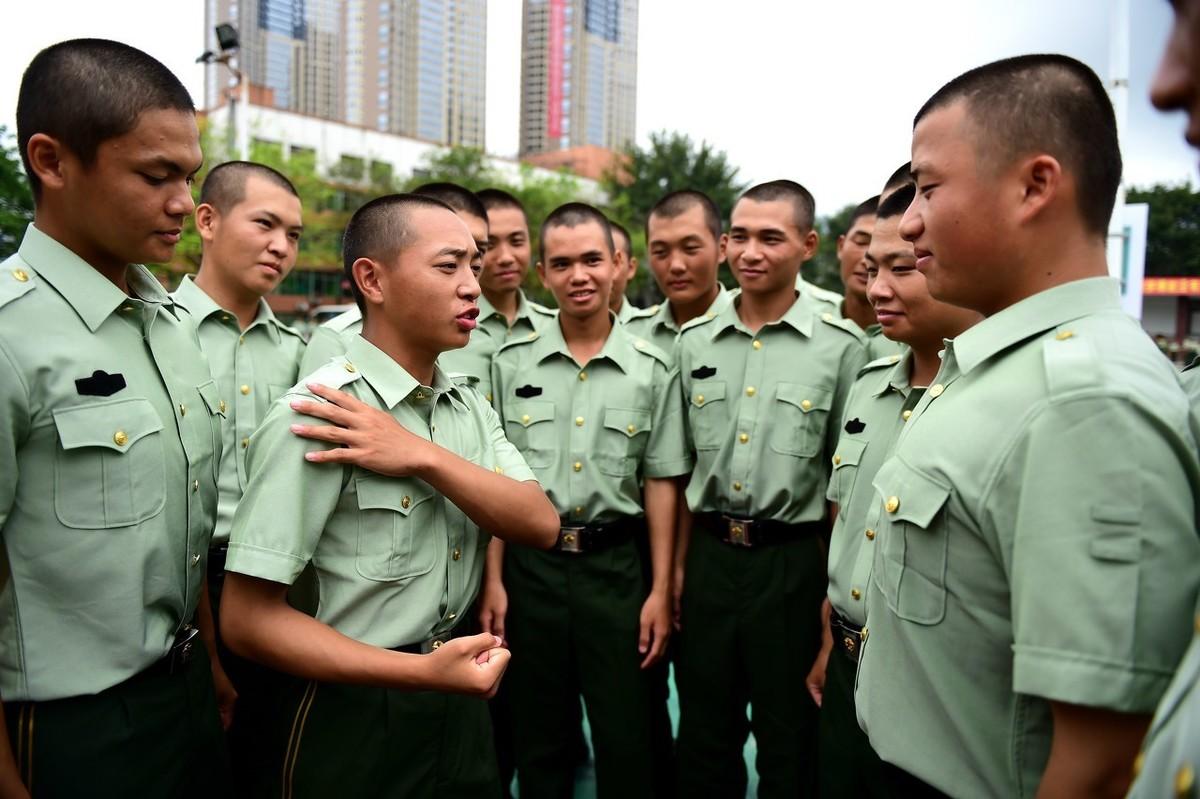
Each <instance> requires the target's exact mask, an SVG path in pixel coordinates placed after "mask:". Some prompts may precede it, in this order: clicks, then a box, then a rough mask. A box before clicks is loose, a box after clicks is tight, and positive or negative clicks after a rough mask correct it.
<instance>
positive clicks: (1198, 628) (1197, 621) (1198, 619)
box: [1194, 614, 1200, 633]
mask: <svg viewBox="0 0 1200 799" xmlns="http://www.w3.org/2000/svg"><path fill="white" fill-rule="evenodd" d="M1194 624H1195V626H1196V632H1198V633H1200V614H1198V615H1197V616H1196V619H1195V622H1194Z"/></svg>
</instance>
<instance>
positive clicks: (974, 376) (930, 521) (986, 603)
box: [856, 277, 1200, 797]
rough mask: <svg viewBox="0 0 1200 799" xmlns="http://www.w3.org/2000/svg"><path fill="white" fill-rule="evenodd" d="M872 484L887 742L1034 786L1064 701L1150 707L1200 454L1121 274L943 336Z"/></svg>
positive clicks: (871, 601)
mask: <svg viewBox="0 0 1200 799" xmlns="http://www.w3.org/2000/svg"><path fill="white" fill-rule="evenodd" d="M874 486H875V489H876V492H877V497H876V503H875V507H874V511H873V512H872V513H871V514H869V515H868V519H867V522H866V525H867V526H868V527H871V528H873V529H875V530H876V531H877V532H878V540H877V541H876V547H875V562H874V564H873V567H872V572H871V582H870V587H869V589H868V591H867V626H868V630H867V631H865V632H864V634H863V637H864V644H863V649H862V656H861V661H860V665H859V673H858V683H857V693H856V705H857V708H858V716H859V722H860V724H861V725H862V727H863V729H865V730H866V731H867V733H868V734H869V736H870V739H871V745H872V746H873V747H874V748H875V750H876V751H877V752H878V753H879V755H880V757H882V758H883V759H884V760H885V761H888V762H890V763H894V764H895V765H896V766H898V767H900V768H902V769H904V770H905V771H908V772H910V773H911V774H913V775H915V776H916V777H918V778H919V779H921V780H923V781H925V782H926V783H928V784H930V785H932V786H933V787H935V788H938V789H939V790H942V791H945V792H947V793H952V794H954V795H961V796H1005V797H1009V796H1011V797H1026V796H1033V795H1034V794H1035V793H1036V791H1037V789H1038V784H1039V782H1040V780H1041V777H1042V773H1043V771H1044V769H1045V765H1046V760H1047V757H1048V755H1049V751H1050V743H1051V736H1052V732H1053V726H1052V720H1051V715H1050V702H1051V701H1058V702H1065V703H1069V704H1076V705H1086V706H1090V707H1099V708H1106V709H1110V710H1115V711H1120V712H1126V713H1149V712H1151V711H1153V709H1154V707H1155V705H1156V704H1157V702H1158V700H1159V698H1160V697H1161V696H1162V695H1163V692H1164V691H1165V690H1166V688H1167V684H1168V682H1169V681H1170V679H1171V675H1172V673H1173V672H1174V670H1175V667H1176V665H1177V664H1178V663H1179V660H1180V658H1181V657H1182V655H1183V650H1184V648H1185V647H1186V646H1187V642H1188V639H1187V636H1186V634H1184V635H1181V634H1180V631H1181V630H1187V629H1188V626H1189V623H1190V620H1191V618H1192V613H1193V610H1194V608H1195V607H1196V598H1197V588H1198V586H1200V537H1198V536H1197V533H1196V503H1197V499H1198V497H1197V496H1196V493H1197V491H1198V490H1200V463H1198V462H1197V452H1196V443H1195V441H1194V440H1193V437H1192V434H1191V433H1190V431H1189V427H1188V402H1187V397H1186V396H1185V395H1184V393H1183V391H1182V390H1180V387H1179V380H1178V378H1177V376H1176V374H1175V373H1174V371H1173V369H1172V367H1171V365H1170V364H1169V363H1168V362H1167V361H1166V360H1165V359H1164V358H1163V357H1162V356H1161V354H1159V352H1158V350H1157V348H1156V347H1155V346H1154V344H1153V342H1151V340H1150V339H1149V338H1148V337H1147V336H1146V334H1145V333H1144V332H1142V330H1141V328H1140V327H1139V326H1138V324H1137V323H1136V322H1135V321H1134V320H1133V319H1131V318H1130V317H1128V316H1126V315H1125V314H1124V313H1123V312H1122V311H1121V308H1120V305H1119V293H1118V285H1117V282H1116V281H1115V280H1112V279H1110V278H1107V277H1105V278H1092V279H1087V280H1079V281H1075V282H1071V283H1067V284H1064V285H1061V286H1057V287H1055V288H1052V289H1049V290H1047V291H1043V292H1041V293H1039V294H1037V295H1035V296H1032V297H1029V298H1027V299H1025V300H1022V301H1021V302H1018V303H1016V304H1015V305H1012V306H1011V307H1009V308H1006V309H1004V310H1003V311H1000V312H999V313H997V314H994V315H993V316H991V317H989V318H987V319H984V320H983V321H982V322H980V323H979V324H977V325H975V326H974V327H972V328H971V329H969V330H967V331H966V332H964V333H963V334H962V335H960V336H959V337H958V338H956V339H955V340H954V341H952V342H949V343H948V344H947V345H946V349H945V351H944V354H943V362H942V368H941V371H940V372H939V373H938V376H937V378H936V379H935V382H934V384H933V385H931V386H930V387H929V389H928V391H926V392H925V396H924V397H922V399H921V401H920V402H919V403H918V404H917V407H916V409H915V411H914V413H913V416H912V417H911V418H910V419H909V421H908V423H907V424H906V425H905V426H904V429H903V430H902V431H901V433H900V437H899V440H898V441H897V443H896V448H895V451H894V454H893V456H892V457H891V458H890V459H889V460H888V461H887V462H886V463H885V464H884V465H883V467H882V468H881V469H880V470H879V472H878V474H876V476H875V480H874ZM897 720H902V723H898V721H897Z"/></svg>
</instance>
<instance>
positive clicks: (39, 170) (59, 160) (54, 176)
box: [25, 133, 67, 191]
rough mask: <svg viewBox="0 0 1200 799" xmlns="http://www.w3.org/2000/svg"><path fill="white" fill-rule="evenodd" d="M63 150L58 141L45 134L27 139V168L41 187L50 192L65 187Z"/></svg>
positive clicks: (38, 134)
mask: <svg viewBox="0 0 1200 799" xmlns="http://www.w3.org/2000/svg"><path fill="white" fill-rule="evenodd" d="M65 149H66V148H64V147H63V145H62V144H61V143H60V142H59V141H58V139H55V138H52V137H50V136H47V135H46V134H45V133H35V134H33V135H32V136H30V137H29V143H28V145H26V147H25V153H26V155H27V156H29V168H30V171H32V172H33V174H34V175H36V176H37V179H38V180H39V181H41V184H42V186H43V187H45V188H48V189H50V190H52V191H54V190H60V189H62V187H63V186H64V185H66V178H67V176H66V170H65V168H64V165H63V157H64V155H65Z"/></svg>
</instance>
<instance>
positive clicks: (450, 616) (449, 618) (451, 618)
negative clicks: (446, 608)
mask: <svg viewBox="0 0 1200 799" xmlns="http://www.w3.org/2000/svg"><path fill="white" fill-rule="evenodd" d="M457 618H458V614H457V613H447V614H446V620H447V621H454V620H455V619H457Z"/></svg>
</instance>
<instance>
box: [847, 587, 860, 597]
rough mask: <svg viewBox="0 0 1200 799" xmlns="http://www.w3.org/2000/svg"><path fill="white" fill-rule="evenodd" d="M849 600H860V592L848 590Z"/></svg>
mask: <svg viewBox="0 0 1200 799" xmlns="http://www.w3.org/2000/svg"><path fill="white" fill-rule="evenodd" d="M850 598H851V599H862V591H859V590H858V589H857V588H852V589H850Z"/></svg>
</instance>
